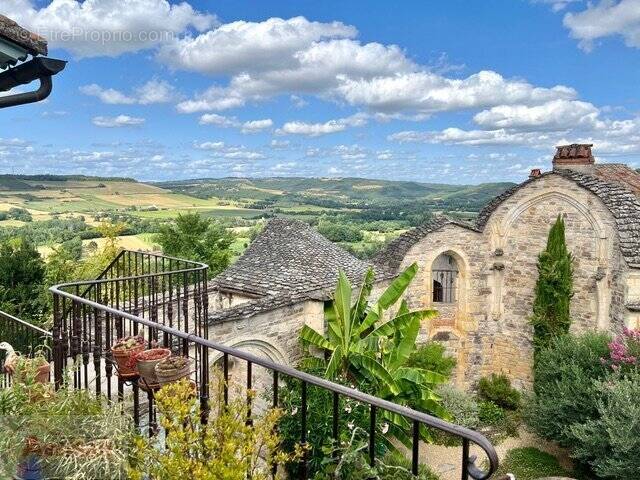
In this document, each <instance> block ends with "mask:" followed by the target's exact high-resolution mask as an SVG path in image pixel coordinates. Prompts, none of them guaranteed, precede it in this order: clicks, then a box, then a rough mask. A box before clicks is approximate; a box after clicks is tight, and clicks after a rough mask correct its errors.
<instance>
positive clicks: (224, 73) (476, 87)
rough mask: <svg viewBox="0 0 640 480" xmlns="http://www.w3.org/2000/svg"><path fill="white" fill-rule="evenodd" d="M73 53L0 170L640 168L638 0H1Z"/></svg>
mask: <svg viewBox="0 0 640 480" xmlns="http://www.w3.org/2000/svg"><path fill="white" fill-rule="evenodd" d="M0 12H1V13H3V14H5V15H7V16H9V17H11V18H13V19H15V20H16V21H18V22H19V23H21V24H22V25H24V26H25V27H27V28H29V29H31V30H32V31H35V32H38V33H40V34H42V35H43V36H45V37H47V38H48V39H49V41H50V47H51V48H50V56H53V57H58V58H64V59H68V60H69V64H68V66H67V69H66V70H65V71H64V72H63V73H62V74H61V75H60V76H59V77H58V78H56V79H55V81H54V92H53V94H52V96H51V97H50V98H49V99H48V100H47V101H46V102H43V103H40V104H36V105H31V106H23V107H17V108H13V109H8V110H4V111H2V115H1V116H0V172H2V173H36V172H53V173H84V174H91V175H124V176H132V177H135V178H138V179H142V180H169V179H182V178H196V177H224V176H288V175H296V176H332V177H340V176H362V177H371V178H384V179H403V180H417V181H426V182H439V183H479V182H487V181H502V180H515V181H517V180H521V179H523V178H525V177H526V175H527V173H528V172H529V170H530V169H531V168H532V167H542V168H544V169H548V168H550V161H551V156H552V154H553V147H554V146H555V145H557V144H561V143H572V142H591V143H594V145H595V146H594V151H595V153H596V155H597V157H598V161H602V162H624V163H628V164H631V165H633V166H636V167H640V113H639V112H640V91H639V88H638V85H640V68H639V67H640V0H618V1H613V0H603V1H599V2H598V1H595V2H590V3H588V2H584V1H582V0H564V1H562V0H538V1H527V0H503V1H497V0H487V1H474V2H469V1H462V0H460V1H458V0H449V1H446V2H437V1H429V2H425V1H398V2H391V1H366V2H365V1H348V2H345V1H340V2H338V1H324V0H323V1H321V2H318V1H306V0H305V1H300V0H298V1H266V0H261V1H257V0H255V1H250V2H249V1H240V0H234V1H219V2H203V1H195V0H193V1H191V2H188V3H187V2H182V3H178V2H168V1H166V0H128V1H127V2H122V1H120V0H86V1H85V2H77V1H75V0H54V1H53V2H43V1H36V0H0Z"/></svg>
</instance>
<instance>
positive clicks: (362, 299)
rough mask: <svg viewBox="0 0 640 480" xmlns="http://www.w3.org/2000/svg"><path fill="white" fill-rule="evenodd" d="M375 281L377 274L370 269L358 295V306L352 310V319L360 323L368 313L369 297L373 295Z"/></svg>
mask: <svg viewBox="0 0 640 480" xmlns="http://www.w3.org/2000/svg"><path fill="white" fill-rule="evenodd" d="M374 279H375V274H374V272H373V269H372V268H370V269H369V270H367V273H365V275H364V278H363V279H362V285H361V287H360V293H359V294H358V299H357V301H356V304H355V305H354V306H353V309H352V318H353V319H354V320H356V321H358V322H360V321H361V320H362V318H363V317H364V315H365V312H366V311H367V306H368V305H369V296H370V295H371V290H372V289H373V281H374Z"/></svg>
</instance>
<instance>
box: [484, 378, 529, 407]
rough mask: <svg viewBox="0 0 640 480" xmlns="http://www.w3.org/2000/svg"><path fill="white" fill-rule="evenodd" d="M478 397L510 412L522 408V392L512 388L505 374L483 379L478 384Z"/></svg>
mask: <svg viewBox="0 0 640 480" xmlns="http://www.w3.org/2000/svg"><path fill="white" fill-rule="evenodd" d="M478 396H479V397H480V398H482V399H484V400H489V401H492V402H493V403H495V404H496V405H498V406H500V407H502V408H506V409H508V410H516V409H517V408H518V407H519V406H520V392H519V391H518V390H516V389H515V388H513V387H512V386H511V381H510V380H509V378H508V377H507V376H506V375H504V374H500V375H496V374H495V373H493V374H491V377H482V378H481V379H480V381H479V382H478Z"/></svg>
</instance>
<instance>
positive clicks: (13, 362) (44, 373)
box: [0, 342, 51, 383]
mask: <svg viewBox="0 0 640 480" xmlns="http://www.w3.org/2000/svg"><path fill="white" fill-rule="evenodd" d="M0 349H3V350H6V351H7V359H6V362H5V366H4V367H5V371H7V372H8V373H10V374H13V375H14V377H15V381H16V382H17V383H34V382H35V383H49V378H50V373H51V365H50V364H49V360H48V359H47V356H46V355H45V347H41V348H38V349H36V350H35V351H34V353H33V356H32V357H25V356H23V355H20V354H19V353H16V352H15V351H14V350H13V348H12V347H11V345H9V344H7V343H6V342H3V343H2V344H0Z"/></svg>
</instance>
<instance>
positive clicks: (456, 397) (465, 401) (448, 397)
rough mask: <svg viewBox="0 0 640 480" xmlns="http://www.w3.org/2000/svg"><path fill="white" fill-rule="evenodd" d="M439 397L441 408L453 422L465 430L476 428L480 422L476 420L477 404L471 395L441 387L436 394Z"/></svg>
mask: <svg viewBox="0 0 640 480" xmlns="http://www.w3.org/2000/svg"><path fill="white" fill-rule="evenodd" d="M437 393H438V394H439V395H440V397H441V402H442V406H443V407H444V408H445V409H446V410H447V411H448V412H449V413H450V414H451V416H452V417H453V422H454V423H457V424H458V425H462V426H463V427H467V428H476V427H477V426H478V424H479V422H480V419H479V418H478V403H477V402H476V401H475V400H474V399H473V397H472V396H471V395H469V394H468V393H465V392H463V391H462V390H458V389H457V388H455V387H454V386H452V385H442V386H440V387H439V388H438V392H437Z"/></svg>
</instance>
